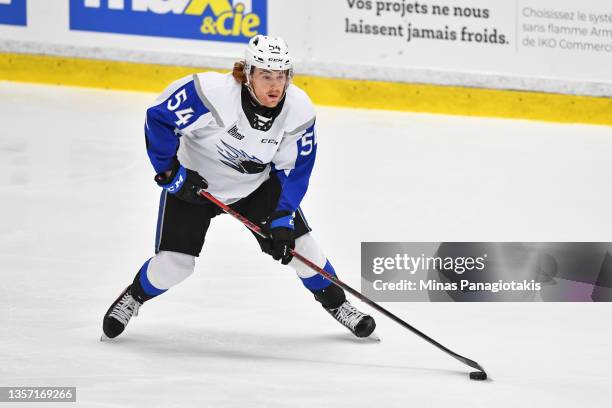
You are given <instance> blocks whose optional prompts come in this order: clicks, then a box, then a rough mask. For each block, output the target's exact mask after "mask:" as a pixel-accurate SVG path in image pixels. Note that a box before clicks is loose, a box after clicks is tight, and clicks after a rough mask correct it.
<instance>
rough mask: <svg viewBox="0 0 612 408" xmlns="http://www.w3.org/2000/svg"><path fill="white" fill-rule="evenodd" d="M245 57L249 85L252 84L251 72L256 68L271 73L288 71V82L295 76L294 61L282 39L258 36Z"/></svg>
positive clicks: (252, 39) (251, 41)
mask: <svg viewBox="0 0 612 408" xmlns="http://www.w3.org/2000/svg"><path fill="white" fill-rule="evenodd" d="M245 57H246V58H245V65H244V71H245V73H246V77H247V84H249V83H250V82H251V71H252V68H254V67H256V68H261V69H268V70H270V71H288V75H287V79H288V80H290V79H291V77H292V76H293V59H292V58H291V55H290V54H289V47H287V43H286V42H285V40H283V39H282V38H280V37H268V36H267V35H261V34H259V35H256V36H255V37H253V38H251V40H250V41H249V45H248V46H247V49H246V52H245ZM287 82H288V81H287Z"/></svg>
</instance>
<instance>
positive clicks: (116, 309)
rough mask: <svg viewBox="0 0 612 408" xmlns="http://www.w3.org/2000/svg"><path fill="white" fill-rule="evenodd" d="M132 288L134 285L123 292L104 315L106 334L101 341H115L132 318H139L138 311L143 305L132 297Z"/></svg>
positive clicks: (103, 325) (103, 324)
mask: <svg viewBox="0 0 612 408" xmlns="http://www.w3.org/2000/svg"><path fill="white" fill-rule="evenodd" d="M131 287H132V285H130V286H128V287H127V288H125V290H124V291H123V292H121V295H119V297H118V298H117V300H115V301H114V302H113V304H112V305H111V306H110V308H109V309H108V311H107V312H106V314H105V315H104V321H103V323H102V330H103V331H104V334H103V335H102V337H101V338H100V340H107V339H114V338H115V337H117V336H118V335H120V334H121V333H122V332H123V330H125V327H126V326H127V324H128V322H129V321H130V319H131V318H132V316H138V309H139V308H140V306H142V303H140V302H139V301H137V300H136V299H134V298H133V297H132V293H131Z"/></svg>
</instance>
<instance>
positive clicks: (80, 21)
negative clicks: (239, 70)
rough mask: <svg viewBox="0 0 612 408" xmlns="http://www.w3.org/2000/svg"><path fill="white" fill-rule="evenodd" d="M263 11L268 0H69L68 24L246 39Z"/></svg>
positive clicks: (261, 21)
mask: <svg viewBox="0 0 612 408" xmlns="http://www.w3.org/2000/svg"><path fill="white" fill-rule="evenodd" d="M2 1H7V0H0V2H2ZM13 1H16V0H13ZM267 14H268V4H267V0H70V29H71V30H85V31H101V32H107V33H123V34H138V35H151V36H156V37H175V38H190V39H198V40H212V41H230V42H248V41H249V39H250V38H251V37H253V36H254V35H257V34H267Z"/></svg>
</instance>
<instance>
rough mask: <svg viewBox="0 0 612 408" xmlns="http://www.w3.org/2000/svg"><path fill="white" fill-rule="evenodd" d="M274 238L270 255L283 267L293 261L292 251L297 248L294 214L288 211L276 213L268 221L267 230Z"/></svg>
mask: <svg viewBox="0 0 612 408" xmlns="http://www.w3.org/2000/svg"><path fill="white" fill-rule="evenodd" d="M266 229H268V230H269V231H270V235H271V237H272V247H271V251H270V255H272V258H274V259H275V260H277V261H281V263H282V264H283V265H287V264H288V263H289V262H291V259H293V255H292V254H291V250H292V249H294V248H295V238H294V236H293V214H290V213H288V212H286V211H281V212H275V213H273V214H272V215H271V216H270V218H269V219H268V220H267V228H266Z"/></svg>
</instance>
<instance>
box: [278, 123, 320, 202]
mask: <svg viewBox="0 0 612 408" xmlns="http://www.w3.org/2000/svg"><path fill="white" fill-rule="evenodd" d="M314 126H315V125H314V123H313V124H312V126H310V127H309V128H308V129H306V130H305V132H304V134H303V136H302V137H301V138H300V139H298V141H297V159H296V160H295V166H294V168H293V169H291V170H290V171H289V174H286V173H285V172H284V171H283V170H276V175H277V177H278V179H279V181H280V183H281V186H282V191H281V194H280V198H279V200H278V204H277V206H276V211H289V212H290V213H294V212H295V210H296V209H297V208H298V207H299V206H300V203H301V202H302V199H303V198H304V195H305V194H306V190H308V182H309V180H310V174H311V173H312V168H313V167H314V163H315V158H316V156H317V144H316V139H315V133H314V132H315V130H314ZM273 169H274V167H273Z"/></svg>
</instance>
